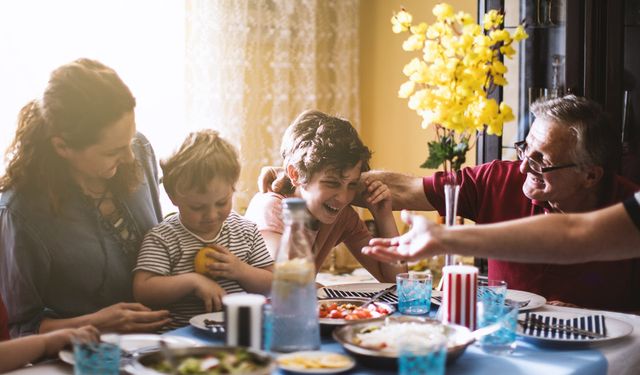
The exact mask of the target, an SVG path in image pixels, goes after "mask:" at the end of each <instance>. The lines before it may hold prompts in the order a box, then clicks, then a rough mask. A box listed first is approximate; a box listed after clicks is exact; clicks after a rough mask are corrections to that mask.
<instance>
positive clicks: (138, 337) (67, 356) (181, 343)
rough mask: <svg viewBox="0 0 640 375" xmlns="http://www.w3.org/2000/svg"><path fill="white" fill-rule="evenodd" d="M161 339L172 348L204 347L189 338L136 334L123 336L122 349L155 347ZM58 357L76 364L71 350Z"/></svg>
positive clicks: (61, 352) (59, 354)
mask: <svg viewBox="0 0 640 375" xmlns="http://www.w3.org/2000/svg"><path fill="white" fill-rule="evenodd" d="M160 339H163V340H164V342H166V343H167V345H168V346H169V347H170V348H188V347H192V346H202V344H201V343H200V342H199V341H197V340H194V339H190V338H187V337H181V336H160V335H154V334H135V335H121V336H120V347H121V348H122V349H123V350H126V351H134V350H136V349H140V348H142V347H145V346H150V345H154V344H156V343H157V342H159V341H160ZM58 357H60V359H61V360H62V361H63V362H66V363H68V364H70V365H74V364H75V363H76V362H75V360H74V358H73V351H71V350H66V349H65V350H61V351H60V352H59V353H58Z"/></svg>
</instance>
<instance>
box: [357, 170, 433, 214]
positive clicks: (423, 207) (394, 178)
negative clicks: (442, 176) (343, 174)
mask: <svg viewBox="0 0 640 375" xmlns="http://www.w3.org/2000/svg"><path fill="white" fill-rule="evenodd" d="M361 180H362V181H365V180H378V181H380V182H382V183H383V184H385V185H387V186H388V187H389V190H391V201H392V202H393V205H392V207H393V210H394V211H399V210H412V211H433V210H434V208H433V206H432V205H431V203H430V202H429V200H428V199H427V196H426V195H425V194H424V187H423V186H422V178H421V177H415V176H410V175H407V174H403V173H396V172H386V171H377V170H374V171H369V172H365V173H363V174H362V176H361ZM353 204H354V205H356V206H359V207H366V204H365V200H364V198H363V197H362V194H358V195H356V198H355V199H354V201H353Z"/></svg>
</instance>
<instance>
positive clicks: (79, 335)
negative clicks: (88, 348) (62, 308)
mask: <svg viewBox="0 0 640 375" xmlns="http://www.w3.org/2000/svg"><path fill="white" fill-rule="evenodd" d="M42 338H43V340H44V348H45V350H44V353H45V354H44V355H45V356H47V357H49V356H52V355H55V354H57V353H58V352H59V351H60V350H62V349H64V347H66V346H67V345H69V344H71V340H73V339H76V340H78V341H82V342H97V341H99V340H100V332H99V331H98V330H97V329H96V328H95V327H94V326H84V327H81V328H64V329H59V330H56V331H53V332H49V333H45V334H43V335H42Z"/></svg>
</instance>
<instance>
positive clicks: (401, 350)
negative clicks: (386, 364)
mask: <svg viewBox="0 0 640 375" xmlns="http://www.w3.org/2000/svg"><path fill="white" fill-rule="evenodd" d="M397 344H398V354H399V355H398V374H400V375H415V374H429V375H444V370H445V364H446V359H447V337H446V336H445V335H443V334H435V333H434V334H431V335H428V336H418V335H407V336H403V337H401V338H399V339H398V342H397Z"/></svg>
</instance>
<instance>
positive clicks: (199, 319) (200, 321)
mask: <svg viewBox="0 0 640 375" xmlns="http://www.w3.org/2000/svg"><path fill="white" fill-rule="evenodd" d="M205 319H208V320H214V321H216V322H221V323H223V322H224V313H223V312H222V311H218V312H212V313H206V314H200V315H196V316H194V317H193V318H191V319H189V324H191V325H192V326H194V327H196V328H198V329H202V330H205V331H208V332H211V328H209V327H207V326H206V325H205V324H204V320H205Z"/></svg>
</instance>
